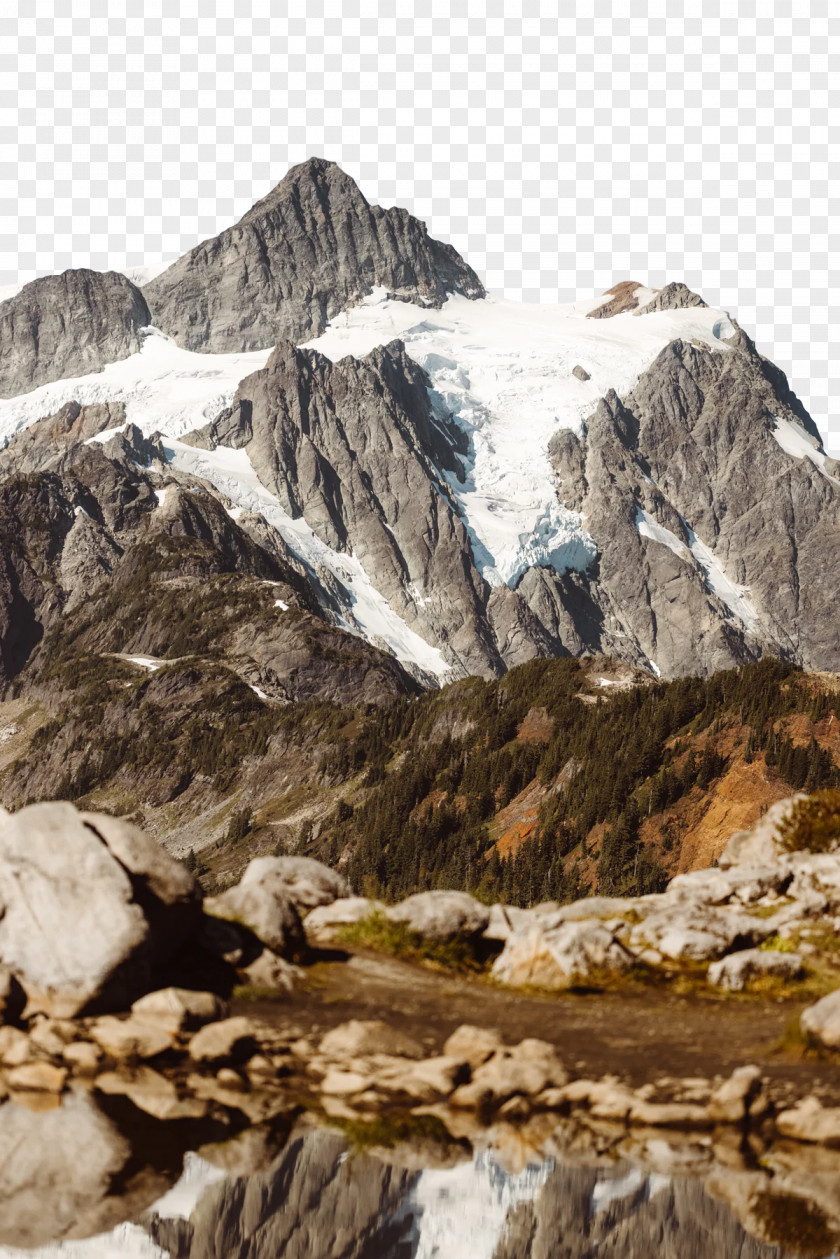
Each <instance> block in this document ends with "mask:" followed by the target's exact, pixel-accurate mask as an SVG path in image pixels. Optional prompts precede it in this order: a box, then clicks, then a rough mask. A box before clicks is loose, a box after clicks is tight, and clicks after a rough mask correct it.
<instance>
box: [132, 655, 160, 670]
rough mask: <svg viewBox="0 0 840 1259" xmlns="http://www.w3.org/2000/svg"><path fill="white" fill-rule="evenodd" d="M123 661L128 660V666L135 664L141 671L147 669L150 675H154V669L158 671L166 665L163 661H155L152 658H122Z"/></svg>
mask: <svg viewBox="0 0 840 1259" xmlns="http://www.w3.org/2000/svg"><path fill="white" fill-rule="evenodd" d="M122 658H123V660H128V662H129V663H130V664H136V665H138V666H139V668H141V669H148V670H149V672H150V673H154V671H155V669H160V668H162V667H163V665H165V664H166V661H165V660H157V659H156V658H155V657H154V656H123V657H122Z"/></svg>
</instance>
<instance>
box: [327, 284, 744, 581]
mask: <svg viewBox="0 0 840 1259" xmlns="http://www.w3.org/2000/svg"><path fill="white" fill-rule="evenodd" d="M594 304H595V303H594V301H593V299H591V298H590V299H589V300H588V301H585V302H577V303H571V304H569V305H559V306H549V305H545V306H536V305H525V304H524V303H517V302H509V301H504V300H502V299H500V298H494V297H488V298H486V299H485V300H484V301H481V302H471V301H469V300H467V298H464V297H459V296H457V295H454V296H452V297H450V298H449V300H448V301H447V302H446V303H445V304H444V305H443V307H442V308H441V309H440V310H427V309H426V308H424V307H421V306H417V305H414V304H412V303H410V302H397V301H393V300H391V299H389V298H388V297H387V295H386V294H385V292H384V290H378V291H375V292H374V293H373V294H371V296H370V297H368V298H366V299H365V300H364V301H363V302H362V303H361V305H359V306H356V307H353V308H352V309H351V310H348V311H345V312H344V313H342V314H341V315H338V316H336V318H335V319H334V320H333V321H332V323H331V324H330V326H329V328H328V329H327V331H326V332H325V333H324V334H323V335H322V336H320V337H318V338H317V339H316V340H314V341H311V342H309V343H308V344H309V346H310V347H311V348H312V349H316V350H319V351H320V352H321V353H322V354H326V355H327V357H328V358H331V359H333V360H335V359H339V358H343V357H344V356H345V355H348V354H352V355H353V356H354V357H356V358H360V357H362V356H363V355H365V354H368V353H370V351H371V350H372V349H374V347H375V346H377V345H384V344H387V342H389V341H392V340H394V339H396V338H399V339H400V340H401V341H403V342H404V343H405V346H406V349H407V350H408V353H409V355H410V356H411V357H412V358H413V359H414V361H415V362H417V363H419V364H420V366H421V367H423V368H424V369H425V370H426V372H427V373H428V374H429V376H430V378H431V380H432V383H433V386H434V392H433V395H432V402H433V404H434V405H435V407H436V408H437V409H439V410H440V411H441V412H443V413H446V414H452V415H454V417H455V419H456V421H457V422H458V423H459V424H460V425H461V426H462V427H463V428H464V429H465V430H466V432H467V433H468V434H469V436H470V457H469V468H468V477H467V480H466V483H465V484H463V485H462V484H461V483H460V482H458V481H457V480H456V478H454V477H450V484H451V486H452V489H453V491H454V493H455V495H456V498H457V499H458V501H459V503H460V505H461V508H462V511H463V514H464V518H465V520H466V522H467V524H468V526H469V529H470V533H471V537H472V541H473V548H474V551H475V556H476V561H477V566H478V568H479V571H481V572H482V574H483V576H484V577H485V578H486V579H487V580H488V581H489V582H490V584H491V585H497V584H499V583H501V582H507V583H508V584H510V585H515V584H516V582H517V581H518V579H519V578H520V577H521V575H522V573H523V572H524V571H525V570H526V569H527V568H530V567H532V566H534V565H539V564H547V565H551V566H552V567H555V568H557V569H559V570H561V571H562V570H563V569H569V568H575V569H579V570H581V571H583V570H585V569H586V568H587V567H588V566H589V565H590V564H591V563H592V561H593V559H594V558H595V554H596V549H597V548H596V547H595V543H594V542H593V541H592V538H591V537H590V536H589V534H588V533H587V532H586V528H585V525H584V522H583V520H582V519H581V517H580V515H579V514H578V513H577V512H574V511H570V510H568V509H567V508H565V507H563V506H562V505H561V504H560V503H559V502H558V500H557V494H556V490H555V486H554V479H553V476H552V471H551V466H550V463H549V459H548V449H547V448H548V442H549V440H550V439H551V437H552V435H553V434H554V432H555V431H556V430H557V429H558V428H571V429H573V430H574V431H575V432H577V433H580V432H581V429H582V426H583V422H584V420H585V419H586V416H587V415H589V414H590V413H591V412H592V410H593V409H594V407H595V406H596V405H597V402H598V399H599V398H602V397H603V396H604V394H605V393H606V392H607V391H608V390H609V389H614V390H615V391H616V393H618V394H619V395H623V394H626V393H628V392H629V391H630V389H632V387H633V385H634V384H635V383H636V381H637V380H638V378H639V375H640V374H641V372H643V371H644V370H645V368H646V367H649V366H650V364H651V363H652V362H653V360H654V359H655V358H656V356H657V354H658V353H659V351H660V350H661V349H662V348H663V346H665V345H667V344H668V342H669V341H673V340H675V339H676V338H682V339H683V340H686V341H699V342H701V343H702V344H704V345H709V346H712V347H714V348H715V349H720V350H721V351H723V352H727V351H728V349H729V347H728V346H727V345H726V344H725V338H727V337H730V336H732V335H733V333H734V331H735V329H734V328H733V327H732V324H731V323H730V321H729V318H728V316H727V315H725V314H724V313H723V312H722V311H716V310H711V309H709V308H708V307H692V308H690V309H688V310H669V311H657V312H655V313H652V314H650V315H641V316H637V315H633V314H631V313H628V314H625V315H617V316H615V317H614V318H613V319H587V318H586V314H587V312H588V311H590V310H592V308H593V305H594ZM577 366H579V367H582V368H583V369H584V371H586V372H588V373H589V376H590V379H589V380H587V381H582V380H579V379H578V378H577V377H576V376H574V375H573V374H572V369H573V368H574V367H577Z"/></svg>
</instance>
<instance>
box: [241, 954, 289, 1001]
mask: <svg viewBox="0 0 840 1259" xmlns="http://www.w3.org/2000/svg"><path fill="white" fill-rule="evenodd" d="M239 975H240V978H241V979H242V981H243V983H245V984H248V985H249V986H250V987H252V988H262V989H264V990H265V991H266V992H292V991H293V989H294V988H295V985H296V984H297V982H298V981H299V980H300V979H302V978H303V971H302V970H301V969H300V967H299V966H293V965H292V963H291V962H287V961H286V960H285V959H284V958H282V957H278V956H277V954H276V953H272V951H271V949H263V951H262V953H260V955H259V957H257V958H255V960H254V961H253V962H251V963H250V965H248V966H243V967H241V968H240V971H239Z"/></svg>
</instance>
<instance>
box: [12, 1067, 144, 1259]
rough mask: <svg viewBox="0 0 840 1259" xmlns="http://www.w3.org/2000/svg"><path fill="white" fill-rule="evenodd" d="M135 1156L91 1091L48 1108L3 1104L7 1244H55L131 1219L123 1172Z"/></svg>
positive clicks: (64, 1097)
mask: <svg viewBox="0 0 840 1259" xmlns="http://www.w3.org/2000/svg"><path fill="white" fill-rule="evenodd" d="M130 1155H131V1150H130V1148H129V1145H128V1142H127V1141H126V1140H125V1138H124V1137H123V1136H122V1135H121V1133H120V1132H119V1130H118V1128H117V1127H116V1125H115V1123H114V1122H113V1121H111V1120H110V1119H108V1118H106V1116H105V1115H103V1114H102V1113H101V1111H100V1110H99V1109H98V1107H97V1106H96V1104H95V1102H94V1100H93V1098H92V1097H91V1096H90V1095H89V1094H88V1092H87V1091H84V1090H80V1091H76V1092H70V1093H66V1094H65V1095H64V1096H63V1097H62V1098H61V1105H60V1106H55V1107H50V1108H44V1109H41V1110H32V1109H28V1108H25V1107H23V1106H16V1105H14V1104H12V1103H6V1104H5V1105H2V1106H0V1202H2V1203H3V1209H2V1211H0V1245H2V1246H10V1247H16V1248H17V1247H20V1248H24V1247H25V1248H30V1249H33V1248H36V1247H39V1246H44V1247H47V1246H48V1247H50V1249H53V1247H55V1244H56V1243H57V1242H59V1241H60V1240H61V1239H63V1238H68V1237H89V1236H90V1235H91V1234H94V1233H99V1232H104V1231H105V1230H106V1229H110V1228H112V1227H113V1226H114V1224H115V1223H116V1221H117V1220H119V1219H122V1218H124V1216H122V1215H121V1214H119V1213H118V1208H119V1197H120V1196H122V1195H123V1194H124V1193H125V1180H122V1179H120V1174H121V1172H122V1171H123V1169H124V1167H125V1166H126V1164H127V1163H128V1161H129V1158H130ZM137 1170H138V1169H136V1168H132V1174H134V1173H136V1171H137ZM131 1205H132V1204H131V1201H129V1204H128V1207H127V1208H126V1211H127V1212H128V1211H129V1210H130V1209H131ZM115 1207H116V1208H117V1211H115ZM56 1249H57V1247H56Z"/></svg>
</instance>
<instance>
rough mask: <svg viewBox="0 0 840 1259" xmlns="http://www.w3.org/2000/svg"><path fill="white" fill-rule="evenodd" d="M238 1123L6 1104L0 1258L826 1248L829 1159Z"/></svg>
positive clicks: (437, 1258) (521, 1136)
mask: <svg viewBox="0 0 840 1259" xmlns="http://www.w3.org/2000/svg"><path fill="white" fill-rule="evenodd" d="M42 1104H45V1103H42ZM242 1119H243V1117H242V1116H241V1115H239V1116H237V1115H235V1114H232V1115H231V1116H229V1117H227V1119H226V1120H225V1119H219V1118H218V1117H215V1118H213V1119H211V1120H202V1121H201V1122H199V1123H196V1122H194V1121H191V1120H185V1119H176V1120H168V1121H167V1120H161V1119H158V1118H155V1117H154V1116H152V1115H149V1114H147V1113H145V1112H143V1111H140V1110H138V1109H137V1107H135V1106H134V1105H132V1104H131V1103H129V1102H128V1101H127V1100H126V1099H125V1098H114V1097H108V1098H102V1097H99V1096H98V1095H97V1094H95V1093H93V1092H91V1091H89V1090H76V1091H74V1092H71V1093H70V1094H68V1095H66V1096H65V1097H64V1099H63V1100H62V1104H61V1105H60V1106H54V1107H52V1108H49V1109H40V1110H39V1109H35V1110H32V1109H30V1108H29V1107H28V1106H23V1105H20V1104H18V1103H16V1102H12V1101H7V1102H5V1103H4V1104H2V1105H0V1259H12V1257H13V1256H14V1257H16V1259H19V1257H20V1256H23V1255H28V1256H32V1255H33V1254H34V1255H37V1256H39V1259H46V1257H47V1256H49V1257H50V1259H58V1257H60V1259H118V1257H120V1259H279V1257H280V1256H282V1259H652V1257H654V1256H656V1257H657V1259H658V1257H662V1259H730V1257H731V1259H794V1257H797V1259H799V1257H800V1256H803V1255H808V1256H821V1257H826V1256H829V1255H832V1254H833V1253H834V1247H835V1240H834V1239H835V1236H836V1226H837V1221H838V1218H840V1158H839V1157H838V1154H837V1152H832V1151H821V1150H817V1149H812V1148H810V1147H783V1148H779V1149H775V1148H774V1149H773V1150H770V1151H769V1152H768V1151H765V1152H764V1153H763V1154H762V1156H761V1157H760V1158H756V1157H754V1155H755V1151H751V1150H750V1149H749V1147H747V1148H739V1146H738V1142H737V1139H735V1140H733V1139H730V1140H729V1141H728V1144H727V1145H725V1146H719V1145H718V1146H716V1145H715V1144H714V1143H713V1141H712V1139H711V1138H709V1137H701V1136H698V1135H697V1134H694V1135H693V1136H692V1135H691V1134H685V1135H680V1134H675V1133H671V1134H662V1133H651V1132H648V1133H647V1134H646V1135H642V1136H634V1137H633V1138H632V1140H631V1139H630V1138H628V1137H626V1136H624V1137H622V1136H621V1134H620V1132H618V1131H617V1130H608V1129H606V1128H605V1129H604V1130H603V1131H602V1132H598V1131H592V1130H587V1131H584V1130H582V1129H581V1128H580V1127H579V1126H578V1127H574V1126H573V1125H572V1124H571V1122H570V1121H560V1120H558V1119H557V1117H556V1116H555V1117H551V1118H550V1117H548V1116H543V1117H542V1118H541V1121H540V1123H539V1124H537V1125H534V1124H529V1125H524V1126H518V1127H517V1126H515V1125H511V1124H497V1125H494V1127H492V1128H490V1129H486V1130H483V1131H478V1130H477V1129H475V1127H474V1125H473V1127H472V1128H470V1127H469V1125H470V1123H471V1121H469V1120H467V1119H466V1117H462V1119H457V1118H454V1119H453V1117H450V1122H449V1126H447V1124H446V1123H444V1122H443V1121H442V1120H441V1118H440V1117H439V1116H437V1115H434V1116H432V1115H426V1116H422V1117H413V1118H408V1117H403V1118H396V1119H395V1118H393V1117H392V1118H390V1119H382V1118H380V1119H378V1120H376V1121H374V1122H373V1123H372V1124H360V1123H358V1122H357V1121H351V1120H349V1119H348V1118H343V1119H342V1118H339V1119H335V1120H333V1121H332V1123H337V1124H338V1126H337V1127H334V1126H332V1124H331V1123H329V1122H327V1121H326V1120H325V1118H324V1117H323V1116H321V1117H320V1118H316V1117H314V1116H311V1115H305V1114H301V1113H299V1112H294V1111H284V1112H283V1113H281V1114H279V1115H276V1116H274V1117H273V1118H272V1120H271V1122H269V1123H265V1124H261V1125H259V1126H250V1127H248V1126H245V1125H244V1124H243V1122H242ZM459 1123H463V1125H464V1131H463V1132H459V1130H458V1127H459ZM468 1128H469V1131H468ZM733 1136H734V1134H730V1137H733Z"/></svg>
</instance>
